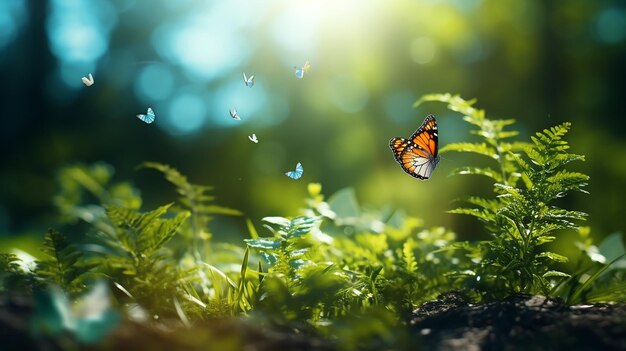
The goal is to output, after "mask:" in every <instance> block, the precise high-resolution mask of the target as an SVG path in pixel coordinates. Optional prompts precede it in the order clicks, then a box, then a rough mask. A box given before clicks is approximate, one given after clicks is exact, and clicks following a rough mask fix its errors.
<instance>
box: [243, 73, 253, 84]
mask: <svg viewBox="0 0 626 351" xmlns="http://www.w3.org/2000/svg"><path fill="white" fill-rule="evenodd" d="M243 82H244V83H246V86H247V87H248V88H252V86H253V85H254V75H251V76H250V77H246V73H243Z"/></svg>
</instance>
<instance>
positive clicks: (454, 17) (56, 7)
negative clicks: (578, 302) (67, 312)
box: [0, 0, 626, 254]
mask: <svg viewBox="0 0 626 351" xmlns="http://www.w3.org/2000/svg"><path fill="white" fill-rule="evenodd" d="M307 60H308V61H309V62H310V63H311V66H312V69H311V70H310V72H308V74H306V75H305V77H304V79H302V80H299V79H297V78H296V77H295V75H294V69H293V67H294V66H301V65H303V64H304V62H305V61H307ZM242 72H245V73H246V74H247V75H254V76H255V80H256V81H255V85H254V87H253V88H251V89H250V88H247V87H245V86H244V83H243V81H242V77H241V75H242ZM89 73H92V74H93V76H94V79H95V84H94V85H93V86H91V87H85V86H84V85H83V84H82V82H81V77H83V76H87V75H88V74H89ZM624 82H626V3H624V2H622V1H607V0H597V1H586V0H573V1H567V2H565V1H518V0H505V1H503V0H449V1H443V0H439V1H435V0H398V1H391V2H390V1H374V0H298V1H293V0H289V1H288V0H269V1H260V0H229V1H208V0H177V1H170V0H111V1H108V0H48V1H43V0H41V1H27V0H2V1H0V118H1V119H2V120H1V127H0V140H1V141H0V142H1V147H2V153H1V156H0V157H1V158H2V160H1V165H2V166H1V167H2V171H1V175H0V235H1V236H2V237H3V238H4V242H5V243H6V242H7V240H11V239H10V238H14V237H16V236H18V235H22V236H21V237H26V236H27V235H28V234H31V235H36V236H37V242H39V241H40V238H41V235H42V234H43V232H44V231H45V229H46V228H48V227H50V226H54V225H55V218H54V216H55V212H54V208H53V206H52V200H51V199H52V197H53V196H54V194H55V192H56V191H57V188H56V185H55V176H56V172H57V170H58V169H59V167H61V166H63V165H68V164H73V163H92V162H96V161H103V162H106V163H108V164H110V165H112V166H113V167H114V168H115V170H116V175H115V178H116V180H126V179H130V180H132V182H133V183H134V184H135V185H137V186H138V187H139V188H140V189H141V191H142V195H143V197H144V209H152V208H154V207H155V206H157V205H160V204H163V203H166V202H169V201H172V200H173V199H174V195H175V194H174V191H173V189H172V187H171V186H170V185H169V184H167V183H166V181H165V180H163V178H162V176H161V175H159V174H157V173H156V172H151V171H148V170H138V171H137V170H135V167H136V166H137V165H138V164H140V163H141V162H143V161H157V162H162V163H167V164H170V165H172V166H173V167H176V168H178V169H179V170H180V171H181V172H182V173H183V174H186V175H187V176H188V177H189V178H190V180H191V181H192V182H195V183H200V184H210V185H213V186H215V191H214V194H215V195H216V196H217V197H218V200H217V203H218V204H220V205H225V206H228V207H232V208H236V209H239V210H241V211H242V212H243V213H244V217H243V218H242V217H236V218H226V219H221V220H219V221H218V222H217V223H215V226H216V228H215V230H214V231H215V235H216V239H218V240H222V239H227V238H235V239H239V238H241V237H243V236H244V233H245V232H246V231H245V221H244V218H251V219H253V220H254V221H255V222H257V223H258V220H259V219H260V218H261V217H263V216H268V215H285V216H290V215H296V214H297V212H296V209H298V208H300V207H302V206H303V205H304V204H303V198H304V197H305V196H306V184H307V183H309V182H320V183H321V184H322V185H323V188H324V189H323V192H324V193H325V194H327V195H330V194H332V193H333V192H335V191H336V190H338V189H341V188H344V187H348V186H352V187H354V188H355V190H356V194H357V196H358V198H359V200H360V202H361V203H363V204H366V205H367V206H369V207H371V208H384V207H385V206H387V207H389V208H404V209H405V210H406V212H407V213H408V214H410V215H412V216H417V217H420V218H423V219H424V220H425V224H426V225H427V226H434V225H443V226H446V227H450V228H451V229H453V230H454V231H455V232H457V233H458V234H459V236H460V238H461V239H476V238H484V236H482V234H481V232H482V229H481V228H480V226H479V225H478V224H477V223H476V221H475V220H474V219H471V218H464V217H462V216H458V215H450V214H446V213H445V211H446V210H447V209H450V208H452V207H453V204H452V201H453V200H454V199H456V198H459V197H463V196H467V195H471V194H479V193H482V192H489V191H490V190H491V189H490V186H489V183H488V181H487V180H486V179H474V178H472V177H452V178H451V177H448V173H449V172H450V171H451V170H452V169H454V168H457V167H461V166H465V165H468V163H469V162H470V160H466V159H463V158H462V157H464V156H462V155H457V154H453V153H449V154H444V155H443V159H442V161H441V163H440V164H439V166H438V168H437V169H436V170H435V172H434V175H433V178H432V179H431V180H429V181H418V180H415V179H413V178H412V177H409V176H408V175H406V174H405V173H404V172H403V171H402V170H401V169H400V167H399V166H398V165H397V164H396V163H395V161H394V159H393V157H392V154H391V151H390V150H389V147H388V143H389V139H390V138H392V137H395V136H404V137H407V136H409V135H410V134H411V133H412V132H413V131H414V130H415V129H416V128H417V127H418V126H419V125H420V124H421V122H422V121H423V118H424V117H425V116H426V115H427V114H428V113H434V114H435V115H436V116H437V117H438V121H439V126H440V133H439V134H440V145H445V144H446V143H449V142H453V141H460V140H468V139H470V140H472V139H471V136H469V135H468V130H469V126H468V125H467V124H466V123H465V122H463V121H462V120H461V118H460V116H459V115H456V114H453V113H450V112H449V111H447V110H446V109H445V106H444V105H441V104H425V105H422V106H420V107H419V108H417V109H413V108H412V104H413V102H414V101H415V100H416V99H417V98H419V97H420V96H421V95H422V94H426V93H433V92H450V93H453V94H455V93H459V94H461V96H462V97H464V98H467V99H470V98H477V99H478V105H477V107H479V108H484V109H486V111H487V114H488V116H491V117H501V118H515V119H517V121H518V124H517V128H519V129H520V130H521V131H522V137H523V138H527V137H528V136H530V135H531V133H534V132H535V131H538V130H542V129H544V128H547V127H549V126H551V125H555V124H557V123H560V122H563V121H571V122H573V131H572V133H571V135H570V136H569V141H570V142H571V144H572V148H573V151H574V152H575V153H579V154H585V155H586V156H587V161H586V162H584V163H578V164H576V165H573V167H574V168H576V169H578V170H581V171H583V172H586V173H588V174H589V175H590V176H591V182H590V186H589V187H588V190H589V191H590V193H591V194H590V195H584V194H579V195H576V196H574V197H569V198H567V199H564V201H567V202H569V204H568V206H571V208H575V209H577V210H582V211H586V212H588V213H590V215H591V217H590V220H589V222H588V223H589V225H590V226H591V227H592V233H593V236H594V237H595V238H596V239H600V238H602V237H604V236H606V235H608V234H610V233H612V232H614V231H618V230H623V229H624V221H623V218H622V216H623V215H624V213H626V205H625V202H624V194H625V191H624V185H625V180H626V162H625V161H626V138H625V136H626V107H625V106H626V104H625V103H624ZM148 106H151V107H152V108H153V109H154V111H155V113H156V122H155V123H154V124H152V125H146V124H144V123H142V122H141V121H139V120H138V119H137V118H135V115H136V114H138V113H145V111H146V109H147V107H148ZM231 107H237V109H238V111H239V114H240V115H241V118H242V120H241V121H235V120H233V119H232V118H231V117H230V116H229V113H228V110H229V108H231ZM252 133H255V134H256V135H257V137H258V139H259V143H258V144H254V143H252V142H250V141H249V140H248V135H250V134H252ZM297 162H302V164H303V166H304V170H305V172H304V176H303V178H302V179H300V180H299V181H294V180H291V179H289V178H287V177H285V176H284V172H286V171H288V170H290V169H291V170H292V169H293V168H294V166H295V164H296V163H297ZM471 162H474V160H471ZM5 245H6V244H5ZM32 253H34V254H36V252H32Z"/></svg>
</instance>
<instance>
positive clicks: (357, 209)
mask: <svg viewBox="0 0 626 351" xmlns="http://www.w3.org/2000/svg"><path fill="white" fill-rule="evenodd" d="M423 101H441V102H445V103H447V104H448V108H450V109H451V110H454V111H457V112H460V113H461V114H463V116H464V120H466V121H467V122H469V123H471V124H472V125H474V126H476V127H478V130H476V131H473V134H478V135H480V136H481V138H482V140H483V141H481V142H478V143H468V142H461V143H455V144H449V145H448V146H447V148H444V149H442V152H447V151H460V152H469V153H478V154H479V155H481V156H487V158H488V159H490V160H491V161H492V164H493V165H495V166H496V168H485V167H482V166H481V167H461V168H459V169H458V170H457V171H454V172H453V174H468V175H480V176H486V177H487V178H489V179H490V180H491V181H492V182H493V193H494V195H495V197H494V198H487V197H484V196H481V195H474V196H471V197H468V198H466V199H464V201H466V202H467V203H469V204H471V205H473V206H474V207H473V208H457V209H453V210H451V211H450V212H451V213H456V214H466V215H471V216H474V217H477V218H478V219H479V220H480V221H481V222H483V224H484V225H485V227H484V230H485V233H486V234H489V236H490V239H489V240H482V241H458V240H457V236H456V234H455V233H454V232H452V231H450V230H449V229H446V228H443V227H432V228H428V227H424V224H423V221H422V220H421V219H418V218H414V217H411V216H407V215H405V214H404V212H403V211H400V210H395V211H390V210H388V209H383V210H376V209H367V208H364V207H363V206H362V205H361V204H360V203H359V201H358V200H357V198H356V193H355V192H354V191H352V190H350V189H345V190H342V191H339V192H337V193H336V194H335V195H333V196H331V197H329V198H328V199H326V197H325V196H324V195H323V193H322V187H321V185H320V184H319V183H309V184H308V186H307V192H308V195H307V198H306V199H304V203H305V204H306V206H305V207H304V208H302V209H300V210H299V211H297V212H299V215H298V216H295V217H290V218H286V217H280V216H273V217H265V218H263V219H262V223H263V228H264V230H263V231H257V229H256V228H255V226H254V224H253V222H252V221H248V230H249V236H250V238H249V239H245V240H244V242H242V243H239V244H232V243H224V242H220V241H216V240H215V239H214V237H213V236H212V235H210V234H208V233H211V231H210V230H209V227H208V225H209V222H210V219H211V218H212V217H213V216H224V215H239V214H240V213H239V212H238V211H236V210H232V209H228V208H224V207H222V206H220V205H216V204H215V203H214V200H215V199H214V197H212V196H211V195H209V194H208V191H209V190H211V188H210V187H207V186H203V185H196V184H192V183H190V182H189V181H188V179H187V178H186V177H185V176H183V175H182V174H181V173H180V172H179V171H177V170H176V169H174V168H172V167H170V166H167V165H164V164H160V163H153V162H151V163H145V164H143V165H142V167H148V168H151V169H156V170H158V171H160V172H161V173H163V174H164V175H165V178H166V179H167V180H168V181H169V182H170V183H172V185H173V186H174V187H175V189H176V192H177V193H178V194H179V198H178V199H177V201H176V202H174V203H169V204H166V205H164V206H160V207H158V208H156V209H155V210H152V211H147V212H143V211H141V209H140V208H135V205H136V204H139V203H141V199H140V198H139V197H138V195H137V194H138V193H139V192H138V191H137V190H136V189H135V188H134V187H133V186H132V185H131V184H130V183H119V184H110V183H109V179H110V176H111V174H112V168H111V167H108V166H105V165H103V164H97V165H94V166H85V165H74V166H69V167H67V168H65V169H63V170H61V174H64V175H65V176H64V177H60V178H59V185H60V191H59V195H58V196H57V197H56V203H57V207H58V210H59V211H60V213H61V214H62V216H61V218H60V219H61V220H62V221H68V220H69V221H70V222H75V221H76V220H78V219H80V220H81V221H82V222H84V223H86V224H87V227H86V228H87V229H86V234H87V235H85V236H83V237H82V238H80V239H76V240H74V241H71V240H70V239H68V238H67V237H66V236H64V235H63V234H61V233H59V232H56V231H54V230H50V231H49V232H48V234H47V235H46V236H45V237H44V241H43V251H44V253H45V256H44V258H42V259H39V260H35V261H34V263H33V264H31V265H28V264H27V263H28V262H26V261H25V257H26V256H23V255H22V256H19V255H16V254H9V253H6V254H1V255H0V272H1V275H0V279H1V280H0V283H1V284H0V287H1V288H2V290H3V291H5V292H7V291H12V292H13V293H15V292H17V291H21V292H25V293H27V294H31V292H33V293H34V296H35V301H36V302H37V304H36V312H35V314H34V317H33V318H32V320H31V323H32V333H33V336H35V337H37V336H39V335H41V333H45V334H46V335H49V336H52V337H54V338H61V339H63V340H65V341H64V342H65V343H66V344H67V343H69V344H68V345H70V344H72V343H75V342H77V343H79V344H80V343H97V342H98V341H100V340H101V339H102V338H103V337H105V335H106V334H107V332H108V331H110V330H111V328H113V327H114V326H115V325H117V323H118V322H119V319H118V315H117V313H118V312H117V311H121V312H122V313H123V315H124V318H125V320H128V321H134V322H137V323H145V324H148V325H165V326H170V327H172V326H179V327H181V326H182V327H185V328H192V327H193V326H194V325H195V324H196V323H198V322H201V321H203V320H208V319H211V318H216V317H217V318H225V317H233V316H240V317H242V318H244V319H246V320H248V321H253V322H254V323H257V324H258V326H273V327H277V326H279V327H281V328H286V329H287V330H291V331H294V332H298V333H303V334H304V335H309V336H316V337H323V338H325V339H326V340H328V341H329V342H332V343H333V344H334V345H336V346H337V347H338V348H340V349H345V350H355V349H381V348H401V347H405V346H407V345H411V344H414V343H416V342H419V340H417V339H416V338H417V336H411V335H412V334H411V333H409V332H408V329H407V326H406V320H407V318H408V316H410V314H411V312H412V311H413V310H414V309H415V308H416V307H417V306H419V305H420V304H422V303H423V302H426V301H430V300H433V299H435V298H437V297H438V296H441V295H442V294H445V293H448V292H454V291H456V292H461V293H462V294H463V295H465V296H466V297H467V298H469V299H471V300H473V301H476V302H486V301H492V300H494V299H499V298H504V297H507V296H509V295H511V294H517V293H528V294H545V295H548V296H555V297H562V298H563V299H565V300H566V301H568V302H571V303H580V302H591V301H593V302H597V301H605V302H617V301H620V302H623V301H625V300H626V295H624V291H626V279H624V278H625V277H624V272H625V270H624V267H625V265H624V262H625V261H626V250H625V249H624V246H623V244H622V243H621V240H622V237H621V234H614V235H611V236H609V238H608V239H607V241H605V242H603V243H601V244H600V245H598V246H596V245H594V242H593V240H592V239H591V238H590V236H589V233H590V231H589V228H588V227H582V228H581V227H578V224H577V222H579V221H581V220H583V219H584V218H585V214H584V213H582V212H579V211H575V210H571V209H568V208H562V207H560V206H557V205H555V200H556V199H557V198H561V197H564V196H565V195H567V194H568V193H569V192H572V191H583V192H584V187H585V186H586V182H587V181H588V177H587V176H586V175H584V174H581V173H576V172H571V171H568V170H566V169H565V166H569V163H570V162H573V161H580V160H583V159H584V157H583V156H582V155H577V154H572V153H570V151H569V145H568V143H567V141H565V140H564V137H565V135H566V134H567V132H568V130H569V128H570V127H571V125H570V124H569V123H563V124H560V125H557V126H555V127H551V128H549V129H545V130H543V131H541V132H538V133H536V134H535V135H534V136H533V137H531V142H515V141H512V140H511V138H512V137H515V136H516V135H517V131H515V130H505V127H508V126H511V125H512V124H513V121H512V120H491V119H488V118H487V117H486V114H485V111H484V110H479V109H476V108H474V107H473V106H472V105H473V104H474V103H475V102H474V101H466V100H463V99H462V98H460V97H459V96H452V95H450V94H443V95H428V96H425V97H423V98H422V99H421V100H419V101H418V103H421V102H423ZM120 188H124V189H126V191H122V192H115V191H112V189H120ZM86 193H89V194H92V195H93V196H91V197H87V196H85V194H86ZM111 194H118V195H111ZM129 194H134V195H129ZM118 197H119V198H118ZM120 203H126V204H127V206H125V207H122V206H117V205H115V204H120ZM194 216H196V219H195V220H194V219H193V218H194ZM74 226H80V225H79V224H78V223H74ZM566 229H575V230H577V231H578V235H579V238H578V241H577V242H576V246H577V248H578V249H579V250H580V251H581V253H582V254H583V255H582V256H581V257H580V258H577V259H575V265H576V267H575V268H574V269H573V270H571V271H570V272H569V273H565V272H561V271H559V270H557V269H555V263H559V262H562V261H565V260H567V257H565V256H562V255H560V254H558V253H555V252H551V251H546V249H545V247H544V245H545V244H546V243H549V242H551V241H553V240H554V239H555V236H556V235H557V234H560V233H562V232H563V231H564V230H566ZM263 234H265V235H263ZM88 287H94V288H93V289H88ZM107 287H108V288H107ZM93 296H98V298H97V300H98V301H101V302H102V301H104V302H102V303H101V304H95V300H94V299H96V298H94V297H93ZM69 301H77V304H78V306H80V305H86V304H87V305H91V304H93V306H92V308H93V309H94V310H93V311H92V312H88V311H87V310H83V309H80V308H78V309H75V308H73V307H72V308H70V307H69V306H71V303H70V302H69ZM85 301H87V302H85ZM89 301H91V304H89V303H88V302H89ZM94 315H97V316H98V317H97V318H92V317H93V316H94ZM87 316H91V317H87ZM68 333H69V334H68Z"/></svg>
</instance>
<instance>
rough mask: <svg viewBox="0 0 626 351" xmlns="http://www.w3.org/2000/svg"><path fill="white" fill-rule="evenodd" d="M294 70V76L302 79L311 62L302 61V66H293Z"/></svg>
mask: <svg viewBox="0 0 626 351" xmlns="http://www.w3.org/2000/svg"><path fill="white" fill-rule="evenodd" d="M293 68H294V69H295V70H296V77H297V78H298V79H302V78H304V74H305V73H307V72H308V71H309V70H310V69H311V64H309V61H307V62H305V63H304V66H302V67H296V66H294V67H293Z"/></svg>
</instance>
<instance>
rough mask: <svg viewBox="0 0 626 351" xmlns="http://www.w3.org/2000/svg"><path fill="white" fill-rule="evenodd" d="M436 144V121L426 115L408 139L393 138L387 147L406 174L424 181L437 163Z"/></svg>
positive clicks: (437, 140) (437, 138)
mask: <svg viewBox="0 0 626 351" xmlns="http://www.w3.org/2000/svg"><path fill="white" fill-rule="evenodd" d="M438 142H439V137H438V133H437V121H436V120H435V117H434V116H433V115H428V116H427V117H426V119H424V123H423V124H422V125H421V126H420V127H419V128H418V129H417V130H416V131H415V133H413V135H411V138H410V139H405V138H393V139H391V141H390V142H389V147H390V148H391V150H392V151H393V155H394V158H395V159H396V161H397V162H398V163H399V164H400V166H401V167H402V169H403V170H404V171H405V172H406V173H407V174H410V175H411V176H413V177H415V178H417V179H421V180H425V179H428V178H430V176H431V174H432V172H433V170H434V169H435V166H437V163H438V162H439V156H438V154H437V153H438Z"/></svg>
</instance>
